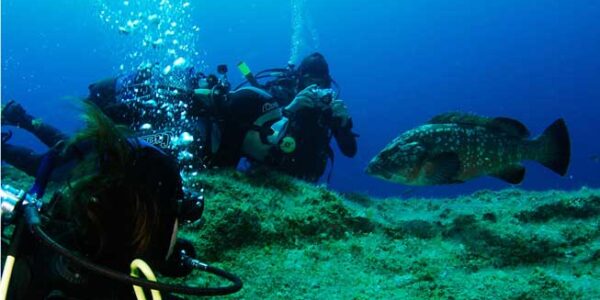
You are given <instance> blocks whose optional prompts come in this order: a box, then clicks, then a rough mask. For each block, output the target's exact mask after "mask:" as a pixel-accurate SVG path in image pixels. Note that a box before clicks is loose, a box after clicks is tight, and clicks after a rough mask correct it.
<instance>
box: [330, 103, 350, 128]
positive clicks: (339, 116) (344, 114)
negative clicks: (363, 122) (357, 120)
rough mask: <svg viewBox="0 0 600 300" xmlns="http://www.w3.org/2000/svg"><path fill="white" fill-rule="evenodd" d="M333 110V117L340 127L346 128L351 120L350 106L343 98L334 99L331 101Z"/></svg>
mask: <svg viewBox="0 0 600 300" xmlns="http://www.w3.org/2000/svg"><path fill="white" fill-rule="evenodd" d="M331 111H332V113H333V119H334V120H335V121H336V124H338V125H339V127H340V128H346V126H348V121H349V120H350V114H349V113H348V107H347V106H346V104H345V103H344V101H342V100H333V102H331Z"/></svg>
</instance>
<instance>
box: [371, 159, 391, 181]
mask: <svg viewBox="0 0 600 300" xmlns="http://www.w3.org/2000/svg"><path fill="white" fill-rule="evenodd" d="M365 173H367V174H368V175H371V176H374V177H380V178H382V179H385V180H391V178H392V174H391V173H390V172H388V171H387V170H385V169H384V168H382V167H380V166H379V165H378V164H373V163H370V164H369V165H368V166H367V168H366V169H365Z"/></svg>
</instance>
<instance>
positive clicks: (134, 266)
mask: <svg viewBox="0 0 600 300" xmlns="http://www.w3.org/2000/svg"><path fill="white" fill-rule="evenodd" d="M140 271H141V272H142V274H144V277H146V279H148V280H150V281H156V276H154V272H152V269H151V268H150V266H149V265H148V264H147V263H146V262H145V261H143V260H141V259H139V258H136V259H134V260H133V261H132V262H131V276H133V277H136V278H139V275H140ZM133 291H134V292H135V297H136V298H137V299H138V300H146V295H145V294H144V290H143V289H142V288H141V287H140V286H137V285H134V286H133ZM150 293H151V294H152V299H153V300H161V299H162V297H161V295H160V292H159V291H157V290H150Z"/></svg>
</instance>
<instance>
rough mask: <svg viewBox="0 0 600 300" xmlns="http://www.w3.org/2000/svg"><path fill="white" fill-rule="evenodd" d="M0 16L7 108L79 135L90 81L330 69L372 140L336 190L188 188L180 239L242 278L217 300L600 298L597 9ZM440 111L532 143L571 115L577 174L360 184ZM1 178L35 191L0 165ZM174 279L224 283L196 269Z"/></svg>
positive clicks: (435, 6) (202, 181) (201, 1)
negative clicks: (504, 127)
mask: <svg viewBox="0 0 600 300" xmlns="http://www.w3.org/2000/svg"><path fill="white" fill-rule="evenodd" d="M1 8H2V21H1V26H2V40H1V42H2V45H1V48H2V53H1V63H2V72H1V86H2V89H1V92H2V97H1V98H2V103H3V104H5V103H6V102H7V101H8V100H10V99H15V100H17V101H19V102H20V103H21V104H23V106H24V107H25V108H26V109H27V110H28V111H29V112H31V114H33V115H34V116H38V117H41V118H42V119H43V120H44V121H45V122H48V123H50V124H53V125H56V126H58V127H59V128H60V129H62V130H64V131H66V132H67V133H73V132H74V131H76V130H77V129H78V128H81V127H82V126H83V122H82V120H81V119H80V116H79V115H80V113H81V111H80V109H79V105H80V102H81V101H80V99H81V97H85V96H87V94H88V90H87V88H88V85H89V84H91V83H93V82H95V81H98V80H101V79H104V78H107V77H111V76H115V75H118V74H124V73H128V72H131V71H132V70H135V69H137V67H138V66H139V65H140V64H142V63H145V62H158V63H160V64H161V66H164V67H165V68H166V67H168V66H173V65H175V62H177V63H182V59H183V62H184V64H185V65H193V66H195V67H196V68H197V69H198V70H202V71H204V72H205V73H215V71H216V67H217V65H219V64H227V65H229V70H230V72H229V79H230V80H231V82H232V85H233V86H235V85H237V83H240V82H241V81H242V76H241V75H240V74H239V72H238V71H237V70H236V68H235V65H236V64H237V63H238V62H239V61H242V60H243V61H245V62H247V63H248V65H249V66H250V67H251V68H252V70H253V71H255V72H257V71H260V70H262V69H266V68H273V67H284V66H285V65H286V64H287V63H288V61H291V62H293V63H298V61H299V60H300V59H302V57H304V56H305V55H307V54H309V53H311V52H314V51H319V52H321V53H323V54H324V55H325V57H326V58H327V60H328V61H329V64H330V68H331V73H332V75H333V77H334V79H335V80H336V81H337V82H338V83H339V84H340V85H341V89H342V94H341V98H342V99H343V100H345V101H346V103H347V104H348V106H349V109H350V113H351V115H352V117H353V120H354V124H355V131H356V132H358V133H359V134H360V138H359V152H358V155H357V156H356V157H355V158H353V159H348V158H346V157H344V156H343V155H340V153H337V155H336V160H335V166H334V171H333V177H332V181H331V183H330V185H329V186H324V185H314V184H310V183H306V182H303V181H300V180H297V179H293V178H291V177H288V176H285V175H282V174H277V173H271V172H267V173H260V172H258V173H253V174H252V175H251V176H248V175H247V174H245V173H242V172H237V171H234V170H207V171H206V172H200V173H199V174H197V175H193V176H190V177H189V178H187V179H188V180H189V181H190V182H189V183H190V185H191V186H196V184H197V183H198V184H199V186H202V187H203V192H204V194H205V196H206V210H205V212H204V215H203V219H202V222H200V223H198V224H193V225H190V226H184V227H182V229H181V231H180V232H179V236H180V237H183V238H186V239H188V240H190V241H192V243H193V245H194V247H195V249H196V251H197V253H198V257H199V258H200V259H202V260H203V261H204V262H207V263H210V264H214V265H216V266H218V267H221V268H223V269H226V270H229V271H231V272H233V273H235V274H237V275H238V276H239V277H240V278H241V279H242V280H243V281H244V288H243V289H242V290H241V291H240V292H239V293H236V294H234V295H231V296H227V297H224V298H225V299H365V300H366V299H600V172H599V171H600V157H599V155H600V139H599V138H598V137H599V135H598V131H599V129H600V126H599V125H598V123H599V121H598V120H600V118H599V117H598V114H599V113H600V55H599V54H598V53H600V51H599V50H600V2H598V1H593V0H590V1H585V0H579V1H552V0H547V1H515V0H504V1H442V0H430V1H425V0H423V1H398V0H394V1H392V0H380V1H367V0H352V1H338V0H330V1H317V0H304V1H302V0H291V1H290V0H286V1H267V0H263V1H241V0H237V1H206V0H196V1H194V0H187V1H186V0H146V1H133V0H131V1H125V0H118V1H114V0H101V1H97V0H93V1H91V0H90V1H76V0H55V1H47V0H29V1H24V0H13V1H2V7H1ZM156 20H164V22H163V23H162V24H163V25H162V27H161V28H160V30H158V29H157V26H156V25H157V23H155V22H156ZM144 26H148V27H147V28H145V27H144ZM448 111H462V112H472V113H477V114H481V115H487V116H506V117H511V118H514V119H517V120H520V121H521V122H523V123H524V124H525V125H526V126H527V127H528V128H529V130H530V131H531V132H532V133H533V135H536V134H539V133H541V132H542V131H543V130H544V129H545V128H546V127H547V126H548V125H549V124H551V123H552V122H553V121H554V120H556V119H558V118H560V117H562V118H564V119H565V120H566V123H567V126H568V128H569V131H570V135H571V139H572V157H571V166H570V169H569V172H568V173H567V175H566V176H565V177H560V176H558V175H556V174H554V173H552V172H551V171H550V170H547V169H546V168H544V167H543V166H541V165H539V164H537V163H535V162H528V163H526V167H527V175H526V176H525V180H524V182H523V183H522V184H520V185H518V186H511V185H509V184H506V183H504V182H502V181H500V180H498V179H495V178H490V177H484V178H480V179H477V180H472V181H469V182H467V183H464V184H460V185H446V186H435V187H419V188H412V187H407V186H402V185H399V184H393V183H387V182H384V181H381V180H379V179H376V178H372V177H369V176H367V175H366V174H364V172H363V170H364V169H365V167H366V165H367V163H368V162H369V160H370V159H371V158H372V157H373V156H374V155H375V154H377V153H378V152H379V151H380V150H381V149H382V148H383V147H384V146H385V145H386V144H387V143H388V142H389V141H391V140H392V139H393V138H395V137H396V136H398V135H399V134H400V133H401V132H404V131H406V130H409V129H411V128H414V127H416V126H418V125H420V124H422V123H424V122H425V121H427V120H428V119H429V118H431V117H432V116H434V115H437V114H440V113H444V112H448ZM5 129H10V130H13V131H14V133H15V134H14V136H13V138H12V140H11V142H14V143H15V144H20V145H26V146H31V147H34V148H35V149H36V150H38V151H44V146H43V145H42V144H41V143H39V142H38V141H37V140H36V139H35V138H33V137H32V136H31V135H30V134H28V133H27V132H24V131H22V130H19V129H18V128H12V127H11V128H3V131H4V130H5ZM333 148H334V149H336V147H335V145H334V147H333ZM336 151H337V150H336ZM1 179H2V184H5V183H7V184H11V185H14V186H16V187H19V188H27V187H29V186H31V184H32V182H33V178H31V177H29V176H27V175H25V174H24V173H22V172H20V171H18V170H16V169H15V168H12V167H10V166H8V165H6V164H3V165H2V178H1ZM56 188H57V186H50V187H49V189H50V190H53V189H56ZM51 194H52V193H50V192H49V193H47V195H51ZM46 200H47V199H46ZM162 280H165V282H168V283H178V284H186V285H193V286H218V285H220V284H223V282H221V281H219V280H217V279H216V278H215V277H211V276H207V275H206V274H205V273H202V272H197V271H195V273H193V274H192V275H191V276H188V277H186V278H183V279H169V278H161V281H162ZM186 299H188V298H186ZM189 299H193V297H191V298H189Z"/></svg>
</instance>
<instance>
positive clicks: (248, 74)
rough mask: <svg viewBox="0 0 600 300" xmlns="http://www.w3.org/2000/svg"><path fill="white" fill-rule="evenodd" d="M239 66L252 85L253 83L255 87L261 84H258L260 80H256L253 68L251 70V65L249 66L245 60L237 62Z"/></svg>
mask: <svg viewBox="0 0 600 300" xmlns="http://www.w3.org/2000/svg"><path fill="white" fill-rule="evenodd" d="M237 67H238V70H240V73H242V75H244V78H246V80H248V83H250V85H252V86H254V87H259V86H260V85H259V84H258V81H256V78H255V77H254V74H252V70H250V67H248V64H246V63H245V62H243V61H240V62H239V63H238V64H237Z"/></svg>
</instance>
